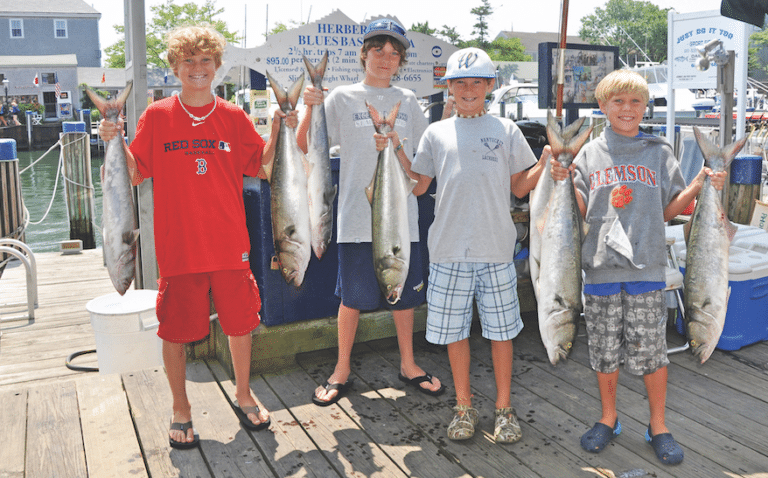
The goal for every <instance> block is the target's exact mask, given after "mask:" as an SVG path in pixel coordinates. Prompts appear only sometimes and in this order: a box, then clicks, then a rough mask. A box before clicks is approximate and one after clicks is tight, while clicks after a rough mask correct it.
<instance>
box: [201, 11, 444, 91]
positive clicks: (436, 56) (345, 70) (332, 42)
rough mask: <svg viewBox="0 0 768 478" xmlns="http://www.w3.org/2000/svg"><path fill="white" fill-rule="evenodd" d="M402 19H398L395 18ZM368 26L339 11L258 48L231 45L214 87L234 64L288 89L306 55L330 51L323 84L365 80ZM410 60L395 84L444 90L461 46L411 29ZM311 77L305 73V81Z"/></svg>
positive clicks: (311, 56) (274, 37) (315, 57)
mask: <svg viewBox="0 0 768 478" xmlns="http://www.w3.org/2000/svg"><path fill="white" fill-rule="evenodd" d="M395 20H397V19H395ZM364 29H365V25H361V24H358V23H356V22H354V21H353V20H351V19H350V18H349V17H347V16H346V15H344V14H343V13H341V12H340V11H339V10H336V11H334V12H333V13H331V14H330V15H328V16H326V17H324V18H321V19H320V20H317V21H316V22H313V23H310V24H307V25H302V26H301V27H298V28H295V29H293V30H289V31H285V32H282V33H278V34H276V35H272V36H270V37H269V38H268V39H267V41H266V43H264V44H263V45H261V46H258V47H255V48H248V49H243V48H237V47H235V46H231V45H228V46H227V50H226V51H225V53H224V58H223V59H222V61H223V64H222V67H221V68H220V69H219V70H218V72H217V77H216V79H215V80H214V85H218V84H219V83H221V81H222V79H223V77H224V75H226V74H227V72H228V71H229V70H230V69H231V68H232V67H234V66H238V65H245V66H247V67H249V68H251V69H253V70H256V71H258V72H259V73H261V74H265V73H266V72H269V74H270V75H271V76H272V77H274V78H275V79H276V80H277V81H278V82H279V83H280V84H281V86H283V87H289V86H290V85H291V84H292V83H293V82H294V81H296V79H297V78H299V77H300V76H301V74H302V72H304V71H305V67H304V62H303V60H302V56H305V55H306V57H307V59H308V60H309V61H311V62H312V63H313V64H316V63H317V62H319V61H320V58H321V57H322V55H323V54H324V53H325V51H326V50H328V67H327V69H326V72H325V78H324V80H323V86H324V87H326V88H328V89H329V90H330V89H333V88H334V87H336V86H339V85H348V84H352V83H357V82H360V81H362V80H363V77H364V71H363V68H362V66H361V64H360V48H361V47H362V45H363V30H364ZM406 35H407V37H408V40H410V42H411V46H410V48H408V50H407V55H408V63H407V64H406V65H405V66H404V67H402V68H400V72H399V75H398V76H397V77H395V78H393V81H392V84H393V85H395V86H400V87H402V88H407V89H410V90H412V91H413V92H414V93H415V94H416V96H428V95H432V94H434V93H438V92H440V91H442V90H444V89H445V80H443V75H444V74H445V65H446V63H447V61H448V57H449V56H450V55H451V53H453V52H454V51H456V50H457V47H455V46H453V45H451V44H450V43H447V42H444V41H442V40H438V39H437V38H434V37H431V36H429V35H424V34H422V33H418V32H412V31H409V32H408V33H407V34H406ZM308 82H309V79H308V78H306V77H305V84H307V83H308Z"/></svg>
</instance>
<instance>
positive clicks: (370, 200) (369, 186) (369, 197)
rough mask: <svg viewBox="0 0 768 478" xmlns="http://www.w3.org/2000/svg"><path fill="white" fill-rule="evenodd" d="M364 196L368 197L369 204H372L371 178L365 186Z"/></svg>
mask: <svg viewBox="0 0 768 478" xmlns="http://www.w3.org/2000/svg"><path fill="white" fill-rule="evenodd" d="M365 197H367V198H368V202H369V203H370V204H373V180H371V184H369V185H368V186H366V188H365Z"/></svg>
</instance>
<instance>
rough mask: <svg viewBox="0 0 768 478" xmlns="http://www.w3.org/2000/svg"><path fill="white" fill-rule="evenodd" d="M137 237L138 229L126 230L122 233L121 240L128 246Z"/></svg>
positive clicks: (133, 242) (134, 241)
mask: <svg viewBox="0 0 768 478" xmlns="http://www.w3.org/2000/svg"><path fill="white" fill-rule="evenodd" d="M138 239H139V230H138V229H134V230H133V231H126V232H124V233H123V242H124V243H125V244H128V245H129V246H132V245H134V244H135V243H136V241H137V240H138Z"/></svg>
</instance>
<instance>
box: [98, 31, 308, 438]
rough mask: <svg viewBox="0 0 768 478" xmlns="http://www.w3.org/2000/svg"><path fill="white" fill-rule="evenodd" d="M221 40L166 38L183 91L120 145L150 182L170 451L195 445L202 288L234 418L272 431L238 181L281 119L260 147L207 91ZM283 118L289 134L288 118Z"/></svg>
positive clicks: (239, 115) (293, 122)
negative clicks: (257, 363)
mask: <svg viewBox="0 0 768 478" xmlns="http://www.w3.org/2000/svg"><path fill="white" fill-rule="evenodd" d="M225 45H226V40H224V37H223V36H222V35H221V34H220V33H218V32H217V31H216V30H214V29H213V28H212V27H210V26H189V27H182V28H179V29H176V30H174V31H172V32H171V33H170V34H169V36H168V62H169V63H170V65H171V67H172V68H173V72H174V74H175V75H176V77H177V78H178V79H179V80H180V81H181V93H180V94H179V95H178V96H172V97H170V98H165V99H162V100H160V101H156V102H154V103H152V104H151V105H150V106H149V107H147V109H146V111H145V112H144V113H143V114H142V116H141V118H140V119H139V122H138V125H137V127H136V138H135V139H134V141H133V142H132V143H131V145H130V148H129V147H127V146H126V162H127V165H128V170H129V174H130V175H131V181H132V183H133V184H134V185H137V184H139V183H141V182H142V181H143V180H144V179H145V178H153V194H154V231H155V249H156V253H157V262H158V267H159V270H160V280H158V285H159V294H158V297H157V317H158V320H159V321H160V327H159V329H158V332H157V334H158V336H160V338H162V339H163V361H164V363H165V368H166V373H167V375H168V382H169V383H170V388H171V393H172V394H173V418H172V420H171V430H170V432H169V439H170V445H171V446H172V447H174V448H192V447H195V446H197V445H198V444H199V438H198V436H197V434H196V433H195V431H194V429H193V428H192V414H191V405H190V403H189V400H188V398H187V393H186V355H185V347H184V345H185V344H186V343H189V342H194V341H197V340H201V339H202V338H204V337H205V336H206V335H208V330H209V326H208V324H209V317H208V314H209V299H208V291H209V290H210V291H211V295H212V297H213V300H214V304H215V306H216V311H217V313H218V317H219V322H220V323H221V327H222V329H223V330H224V333H226V334H227V335H228V336H229V347H230V351H231V353H232V364H233V368H234V372H235V381H236V386H237V390H236V393H235V397H236V399H237V401H236V402H235V413H236V414H237V416H238V418H239V419H240V422H241V423H242V424H243V426H244V427H246V428H248V429H250V430H261V429H264V428H266V427H268V426H269V423H270V419H269V413H268V412H267V410H264V409H260V408H259V406H258V405H257V403H256V400H255V398H254V396H253V394H252V392H251V390H250V386H249V378H250V365H251V362H250V358H251V343H252V339H251V331H252V330H253V329H254V328H256V326H258V325H259V314H258V312H259V309H260V308H261V300H260V298H259V291H258V287H257V285H256V281H255V279H254V277H253V274H252V273H251V270H250V267H249V262H248V255H249V252H250V239H249V237H248V230H247V229H246V222H245V208H244V205H243V176H244V175H246V176H256V175H257V173H258V172H259V170H260V168H261V165H262V163H268V162H270V161H272V158H273V157H274V152H275V142H274V141H273V140H272V138H276V137H277V131H278V128H279V123H280V122H279V119H280V118H279V117H284V116H285V114H284V113H282V112H281V111H280V110H277V112H276V117H275V121H274V122H273V128H272V135H271V136H270V140H269V142H268V143H266V144H265V143H264V140H262V139H261V137H260V136H259V134H258V133H257V132H256V129H255V128H254V126H253V122H252V121H251V120H250V118H249V117H248V115H247V114H246V113H245V112H244V111H243V110H242V109H241V108H239V107H237V106H235V105H233V104H231V103H228V102H227V101H223V100H220V99H218V98H217V97H216V96H215V95H214V94H213V92H212V89H211V85H212V83H213V79H214V75H215V73H216V70H217V69H218V68H219V67H220V66H221V58H222V54H223V52H224V47H225ZM286 121H287V122H288V125H289V126H291V127H296V126H297V124H298V120H297V118H296V115H295V113H292V114H290V115H289V116H288V117H287V118H286ZM120 128H121V125H119V124H115V123H111V122H107V121H104V122H102V125H101V126H100V128H99V134H100V135H101V136H102V139H103V140H104V141H108V140H109V139H111V138H112V137H114V135H115V134H118V132H119V129H120Z"/></svg>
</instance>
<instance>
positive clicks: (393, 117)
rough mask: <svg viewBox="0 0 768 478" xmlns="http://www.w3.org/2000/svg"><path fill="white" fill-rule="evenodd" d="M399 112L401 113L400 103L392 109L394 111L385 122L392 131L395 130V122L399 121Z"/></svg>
mask: <svg viewBox="0 0 768 478" xmlns="http://www.w3.org/2000/svg"><path fill="white" fill-rule="evenodd" d="M399 111H400V102H399V101H398V102H397V104H396V105H395V107H394V108H392V111H390V112H389V114H388V115H387V118H386V120H385V123H386V124H387V126H389V130H390V131H392V130H393V129H395V120H396V119H397V113H398V112H399Z"/></svg>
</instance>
